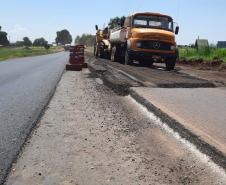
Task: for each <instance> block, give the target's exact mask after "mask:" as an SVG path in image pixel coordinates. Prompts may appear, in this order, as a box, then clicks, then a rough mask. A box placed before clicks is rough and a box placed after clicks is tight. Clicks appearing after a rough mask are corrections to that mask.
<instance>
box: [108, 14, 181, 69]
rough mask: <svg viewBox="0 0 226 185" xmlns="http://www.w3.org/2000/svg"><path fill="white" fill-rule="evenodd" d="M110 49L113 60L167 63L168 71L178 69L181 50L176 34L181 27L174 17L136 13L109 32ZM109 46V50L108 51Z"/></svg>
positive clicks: (128, 62) (127, 62)
mask: <svg viewBox="0 0 226 185" xmlns="http://www.w3.org/2000/svg"><path fill="white" fill-rule="evenodd" d="M108 32H109V33H108V37H109V38H108V40H109V42H110V43H109V44H108V46H105V50H106V51H107V50H108V53H109V54H110V58H111V60H112V61H124V63H125V64H130V63H131V62H133V61H134V60H136V61H139V62H140V63H142V64H146V63H150V64H152V63H154V62H164V63H165V64H166V69H167V70H172V69H174V67H175V64H176V61H177V58H178V50H177V46H176V41H175V34H178V32H179V27H178V26H176V27H175V25H174V22H173V19H172V17H170V16H168V15H163V14H159V13H149V12H148V13H135V14H133V15H131V16H128V17H127V18H126V19H125V21H122V22H121V23H119V27H118V28H116V29H113V30H109V31H108ZM107 47H108V49H106V48H107Z"/></svg>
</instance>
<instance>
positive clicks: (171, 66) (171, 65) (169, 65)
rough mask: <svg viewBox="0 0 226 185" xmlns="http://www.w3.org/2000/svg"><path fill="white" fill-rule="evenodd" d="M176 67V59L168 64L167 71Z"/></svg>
mask: <svg viewBox="0 0 226 185" xmlns="http://www.w3.org/2000/svg"><path fill="white" fill-rule="evenodd" d="M175 65H176V59H174V60H171V61H169V62H166V71H171V70H174V68H175Z"/></svg>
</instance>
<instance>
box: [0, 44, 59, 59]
mask: <svg viewBox="0 0 226 185" xmlns="http://www.w3.org/2000/svg"><path fill="white" fill-rule="evenodd" d="M60 51H63V49H62V47H51V48H50V49H49V50H46V49H45V48H44V47H30V48H29V49H26V48H24V47H18V48H0V61H2V60H7V59H11V58H20V57H28V56H36V55H46V54H51V53H57V52H60Z"/></svg>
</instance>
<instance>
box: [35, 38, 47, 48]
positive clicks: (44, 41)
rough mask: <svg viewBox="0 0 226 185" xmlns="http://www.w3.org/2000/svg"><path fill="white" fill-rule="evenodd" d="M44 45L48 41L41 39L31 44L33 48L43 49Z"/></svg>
mask: <svg viewBox="0 0 226 185" xmlns="http://www.w3.org/2000/svg"><path fill="white" fill-rule="evenodd" d="M46 44H48V41H46V40H45V39H44V38H43V37H42V38H38V39H35V40H34V42H33V46H41V47H44V46H45V45H46Z"/></svg>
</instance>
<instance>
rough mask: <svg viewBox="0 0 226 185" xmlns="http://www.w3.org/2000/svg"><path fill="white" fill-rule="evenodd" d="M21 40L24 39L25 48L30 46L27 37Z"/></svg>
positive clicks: (30, 43)
mask: <svg viewBox="0 0 226 185" xmlns="http://www.w3.org/2000/svg"><path fill="white" fill-rule="evenodd" d="M23 41H24V46H26V47H27V48H28V47H30V46H32V42H31V40H30V39H29V38H28V37H24V38H23Z"/></svg>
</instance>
